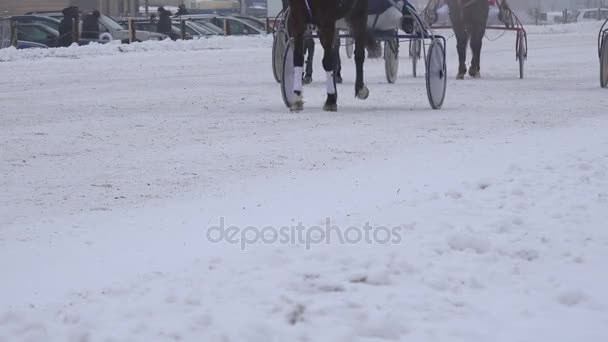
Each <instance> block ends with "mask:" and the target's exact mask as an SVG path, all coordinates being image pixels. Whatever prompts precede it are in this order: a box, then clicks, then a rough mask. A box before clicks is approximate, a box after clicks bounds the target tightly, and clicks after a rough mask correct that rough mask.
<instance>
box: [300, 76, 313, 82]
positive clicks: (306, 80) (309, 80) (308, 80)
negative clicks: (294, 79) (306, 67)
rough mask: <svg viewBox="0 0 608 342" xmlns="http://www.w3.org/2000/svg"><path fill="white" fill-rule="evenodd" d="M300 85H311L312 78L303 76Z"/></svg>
mask: <svg viewBox="0 0 608 342" xmlns="http://www.w3.org/2000/svg"><path fill="white" fill-rule="evenodd" d="M302 83H304V84H311V83H312V76H310V75H306V76H304V78H303V79H302Z"/></svg>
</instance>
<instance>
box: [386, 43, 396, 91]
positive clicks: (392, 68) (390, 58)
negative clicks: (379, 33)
mask: <svg viewBox="0 0 608 342" xmlns="http://www.w3.org/2000/svg"><path fill="white" fill-rule="evenodd" d="M384 72H385V74H386V81H387V82H388V83H390V84H393V83H395V82H396V81H397V75H398V74H399V40H397V39H391V40H387V41H385V42H384Z"/></svg>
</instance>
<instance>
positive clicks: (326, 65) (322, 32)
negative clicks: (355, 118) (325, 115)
mask: <svg viewBox="0 0 608 342" xmlns="http://www.w3.org/2000/svg"><path fill="white" fill-rule="evenodd" d="M335 34H336V23H335V21H333V20H324V22H323V23H322V24H321V25H320V26H319V39H320V40H321V45H323V69H324V70H325V75H326V81H325V82H326V86H327V100H325V105H324V106H323V110H325V111H327V112H335V111H337V110H338V92H337V91H336V82H335V80H334V67H335V62H334V53H335V49H334V36H335Z"/></svg>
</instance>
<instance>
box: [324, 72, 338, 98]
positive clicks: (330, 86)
mask: <svg viewBox="0 0 608 342" xmlns="http://www.w3.org/2000/svg"><path fill="white" fill-rule="evenodd" d="M325 74H326V75H327V81H325V82H326V83H325V84H326V86H327V93H328V94H335V93H336V85H335V84H334V73H333V71H327V72H326V73H325Z"/></svg>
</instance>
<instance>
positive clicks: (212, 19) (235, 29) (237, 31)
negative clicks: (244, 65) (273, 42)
mask: <svg viewBox="0 0 608 342" xmlns="http://www.w3.org/2000/svg"><path fill="white" fill-rule="evenodd" d="M175 18H182V19H188V20H192V21H195V22H208V23H212V24H213V25H215V26H217V27H219V28H220V29H222V30H223V31H224V34H227V32H226V30H227V29H228V30H230V34H231V35H257V34H262V33H266V31H265V29H259V28H257V27H256V26H254V25H252V24H250V23H248V22H246V21H244V20H242V19H239V18H235V17H228V16H223V15H215V14H191V15H182V16H180V17H175Z"/></svg>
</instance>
